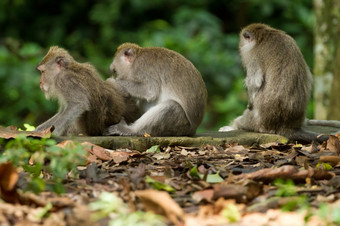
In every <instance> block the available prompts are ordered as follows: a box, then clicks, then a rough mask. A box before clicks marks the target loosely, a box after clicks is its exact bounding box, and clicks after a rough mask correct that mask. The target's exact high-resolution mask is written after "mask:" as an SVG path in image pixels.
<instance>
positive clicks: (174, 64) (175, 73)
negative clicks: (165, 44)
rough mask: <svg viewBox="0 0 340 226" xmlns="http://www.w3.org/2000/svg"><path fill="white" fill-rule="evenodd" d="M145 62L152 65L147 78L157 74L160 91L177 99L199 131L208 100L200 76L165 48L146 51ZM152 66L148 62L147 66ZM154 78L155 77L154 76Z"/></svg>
mask: <svg viewBox="0 0 340 226" xmlns="http://www.w3.org/2000/svg"><path fill="white" fill-rule="evenodd" d="M141 54H143V55H145V57H143V58H142V59H150V61H149V62H152V63H153V66H152V67H149V68H150V70H151V69H152V71H145V72H144V73H145V74H146V75H148V74H155V73H157V74H158V76H157V77H158V78H159V82H160V84H164V85H162V87H161V89H163V91H165V92H169V94H170V95H171V96H173V97H175V98H176V99H175V101H177V102H178V103H179V104H180V105H181V106H182V108H183V109H184V110H185V113H186V115H187V117H188V119H189V121H190V123H191V125H192V127H193V129H195V130H196V128H197V127H198V125H199V124H200V123H201V121H202V119H203V115H204V110H205V106H206V100H207V90H206V87H205V84H204V81H203V78H202V76H201V74H200V72H199V71H198V70H197V69H196V67H195V66H194V65H193V64H192V63H191V62H190V61H189V60H188V59H186V58H185V57H184V56H182V55H181V54H179V53H177V52H175V51H172V50H169V49H166V48H162V47H150V48H143V51H142V53H141ZM149 62H145V63H146V64H147V63H149ZM153 77H155V76H153Z"/></svg>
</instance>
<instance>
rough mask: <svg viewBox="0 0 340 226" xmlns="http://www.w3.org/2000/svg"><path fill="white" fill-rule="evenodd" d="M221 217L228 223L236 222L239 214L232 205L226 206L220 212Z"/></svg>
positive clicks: (239, 217)
mask: <svg viewBox="0 0 340 226" xmlns="http://www.w3.org/2000/svg"><path fill="white" fill-rule="evenodd" d="M222 216H223V217H225V218H227V219H228V220H229V221H230V222H237V221H239V220H240V219H241V214H240V212H239V210H238V209H237V206H236V205H234V204H228V205H227V206H226V207H224V209H223V210H222Z"/></svg>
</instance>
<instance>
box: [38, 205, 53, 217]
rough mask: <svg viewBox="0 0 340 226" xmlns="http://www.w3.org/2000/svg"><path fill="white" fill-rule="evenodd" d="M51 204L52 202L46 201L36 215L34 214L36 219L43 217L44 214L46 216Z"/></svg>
mask: <svg viewBox="0 0 340 226" xmlns="http://www.w3.org/2000/svg"><path fill="white" fill-rule="evenodd" d="M52 207H53V205H52V203H50V202H49V203H48V204H47V205H46V206H45V207H44V208H43V209H42V210H41V211H39V212H38V213H37V214H36V215H35V218H36V219H37V220H40V219H41V218H43V217H44V216H46V214H47V213H48V211H49V210H50V209H52Z"/></svg>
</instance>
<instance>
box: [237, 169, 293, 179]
mask: <svg viewBox="0 0 340 226" xmlns="http://www.w3.org/2000/svg"><path fill="white" fill-rule="evenodd" d="M296 172H297V169H296V168H295V167H294V166H291V165H286V166H281V167H279V168H276V169H273V168H266V169H262V170H258V171H256V172H253V173H246V174H241V175H237V176H234V178H233V179H235V180H239V179H252V180H255V181H259V180H260V181H269V182H270V181H273V180H274V179H277V178H289V176H291V175H292V174H294V173H296Z"/></svg>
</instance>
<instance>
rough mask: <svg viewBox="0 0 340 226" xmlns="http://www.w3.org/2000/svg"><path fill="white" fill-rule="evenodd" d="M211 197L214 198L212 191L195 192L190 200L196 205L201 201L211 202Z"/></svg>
mask: <svg viewBox="0 0 340 226" xmlns="http://www.w3.org/2000/svg"><path fill="white" fill-rule="evenodd" d="M213 197H214V189H206V190H202V191H196V192H194V194H193V195H192V198H193V199H194V200H195V201H196V202H198V203H199V202H201V201H202V200H205V201H208V202H211V201H212V200H213Z"/></svg>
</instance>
